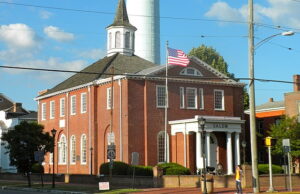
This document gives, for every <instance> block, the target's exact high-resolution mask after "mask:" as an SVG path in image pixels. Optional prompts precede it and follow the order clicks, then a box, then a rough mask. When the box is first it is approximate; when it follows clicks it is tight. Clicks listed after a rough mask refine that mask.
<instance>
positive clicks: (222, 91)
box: [214, 89, 225, 111]
mask: <svg viewBox="0 0 300 194" xmlns="http://www.w3.org/2000/svg"><path fill="white" fill-rule="evenodd" d="M216 92H221V93H222V108H216ZM214 110H220V111H224V110H225V97H224V90H218V89H216V90H214Z"/></svg>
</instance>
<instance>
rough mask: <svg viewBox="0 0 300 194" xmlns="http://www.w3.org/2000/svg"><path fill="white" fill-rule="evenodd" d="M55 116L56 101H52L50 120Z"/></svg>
mask: <svg viewBox="0 0 300 194" xmlns="http://www.w3.org/2000/svg"><path fill="white" fill-rule="evenodd" d="M54 116H55V101H54V100H52V101H50V119H53V118H54Z"/></svg>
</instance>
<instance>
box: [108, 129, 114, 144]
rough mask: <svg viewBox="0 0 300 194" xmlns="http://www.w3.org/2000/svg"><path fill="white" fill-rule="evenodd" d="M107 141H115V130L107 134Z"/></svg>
mask: <svg viewBox="0 0 300 194" xmlns="http://www.w3.org/2000/svg"><path fill="white" fill-rule="evenodd" d="M107 142H108V144H109V145H110V144H114V143H115V134H114V133H113V132H110V133H108V134H107Z"/></svg>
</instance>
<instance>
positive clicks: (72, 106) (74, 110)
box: [70, 96, 76, 115]
mask: <svg viewBox="0 0 300 194" xmlns="http://www.w3.org/2000/svg"><path fill="white" fill-rule="evenodd" d="M70 112H71V115H75V114H76V96H71V111H70Z"/></svg>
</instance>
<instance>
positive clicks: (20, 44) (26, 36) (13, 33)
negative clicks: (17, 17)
mask: <svg viewBox="0 0 300 194" xmlns="http://www.w3.org/2000/svg"><path fill="white" fill-rule="evenodd" d="M0 41H3V42H5V43H6V44H7V46H8V47H10V48H13V49H29V48H34V47H37V46H39V44H40V41H41V40H40V38H39V37H38V36H37V35H36V33H35V31H34V30H33V29H31V28H30V27H29V26H27V25H26V24H9V25H0Z"/></svg>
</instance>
